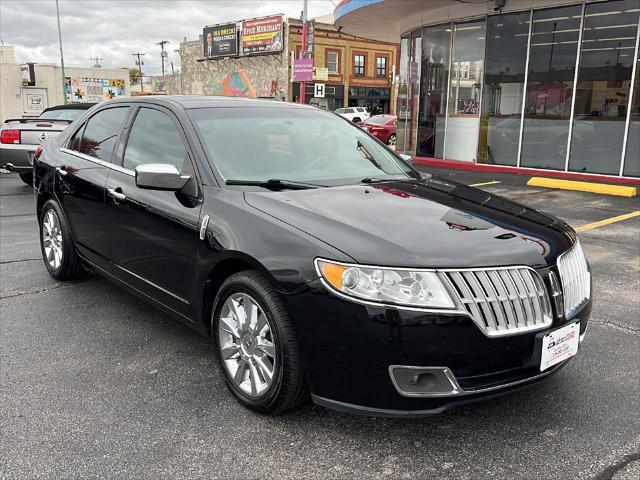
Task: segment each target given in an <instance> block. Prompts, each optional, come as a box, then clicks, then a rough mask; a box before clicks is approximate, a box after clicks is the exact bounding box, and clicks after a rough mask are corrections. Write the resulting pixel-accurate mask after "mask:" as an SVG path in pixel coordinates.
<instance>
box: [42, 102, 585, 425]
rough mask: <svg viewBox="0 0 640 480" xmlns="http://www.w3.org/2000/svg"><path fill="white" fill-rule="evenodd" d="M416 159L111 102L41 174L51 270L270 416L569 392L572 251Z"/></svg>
mask: <svg viewBox="0 0 640 480" xmlns="http://www.w3.org/2000/svg"><path fill="white" fill-rule="evenodd" d="M410 160H411V159H408V158H406V157H404V156H401V155H398V154H396V153H395V152H393V151H391V150H390V149H388V148H387V147H386V146H385V145H384V144H383V143H382V142H380V141H379V140H377V139H376V138H374V137H373V136H371V135H369V134H368V133H367V132H365V131H363V130H362V129H360V128H358V127H357V126H356V125H353V124H352V123H351V122H349V121H347V120H344V119H342V118H340V117H338V116H337V115H335V114H334V113H331V112H326V111H322V110H319V109H316V108H313V107H309V106H303V105H296V104H287V103H276V102H267V101H260V100H251V99H238V98H223V97H218V98H215V97H197V96H193V97H170V96H168V97H147V98H137V99H133V98H123V99H117V100H114V101H109V102H105V103H102V104H100V105H98V106H96V107H94V108H92V109H91V110H89V111H87V112H85V113H84V114H83V115H82V116H81V117H80V118H79V119H78V120H76V121H75V122H74V123H73V124H72V125H70V126H69V127H68V128H66V129H65V130H64V131H63V132H62V133H61V134H60V135H58V136H57V137H55V138H52V139H50V140H48V141H47V142H45V145H44V148H43V149H41V150H39V151H38V152H37V154H36V155H35V160H34V188H35V191H36V196H37V214H38V219H39V223H40V240H41V246H42V256H43V259H44V264H45V266H46V268H47V270H48V271H49V273H50V274H51V275H52V276H53V277H55V278H56V279H59V280H68V279H73V278H78V277H81V276H82V275H84V274H85V273H86V271H87V270H88V269H91V270H94V271H96V272H98V273H99V274H101V275H104V276H105V277H107V278H109V279H111V280H113V281H114V282H116V283H117V284H119V285H121V286H123V287H125V288H126V289H128V290H129V291H131V292H133V293H134V294H136V295H138V296H140V297H142V298H144V299H146V300H148V301H149V302H151V303H152V304H154V305H155V306H156V307H159V308H160V309H162V310H164V311H165V312H168V313H169V314H171V315H173V316H175V317H177V318H178V319H180V320H181V321H183V322H184V323H186V324H188V325H189V326H191V327H193V328H194V329H196V330H197V331H199V332H201V333H202V334H204V335H206V336H208V337H209V338H210V339H211V342H212V345H213V350H214V352H215V356H216V357H217V360H218V363H219V365H220V369H221V372H222V374H223V376H224V379H225V381H226V384H227V385H228V387H229V389H230V391H231V392H232V393H233V395H235V397H236V398H237V399H238V400H239V401H240V402H241V403H242V404H244V405H245V406H247V407H249V408H251V409H253V410H256V411H259V412H263V413H272V412H279V411H284V410H287V409H290V408H292V407H294V406H297V405H299V404H300V403H302V402H303V401H304V400H305V399H306V398H308V397H309V396H310V397H311V398H312V399H313V401H314V402H315V403H316V404H319V405H323V406H327V407H331V408H335V409H340V410H344V411H350V412H356V413H363V414H371V415H380V416H421V415H429V414H434V413H438V412H441V411H443V410H445V409H447V408H449V407H451V406H455V405H459V404H461V403H465V402H470V401H476V400H480V399H486V398H490V397H493V396H495V395H498V394H503V393H505V392H507V391H510V390H513V389H515V388H519V387H523V386H526V385H530V384H533V383H536V382H539V381H541V380H543V379H545V378H547V377H549V376H550V375H551V374H553V373H555V372H557V371H558V370H559V369H560V368H562V367H563V366H564V365H566V363H567V362H568V361H569V360H570V359H571V357H572V356H573V355H575V354H576V352H577V351H578V348H579V346H580V342H581V341H582V339H583V337H584V334H585V330H586V328H587V321H588V318H589V313H590V310H591V301H592V300H591V275H590V269H589V265H588V263H587V261H586V260H585V257H584V254H583V251H582V249H581V247H580V243H579V241H578V239H577V237H576V233H575V231H574V230H573V229H572V228H571V227H569V226H568V225H567V224H566V223H564V222H563V221H561V220H559V219H557V218H554V217H552V216H550V215H547V214H544V213H541V212H539V211H537V210H533V209H531V208H528V207H526V206H524V205H520V204H518V203H515V202H512V201H509V200H506V199H504V198H501V197H499V196H496V195H493V194H491V193H487V192H485V191H482V190H479V189H475V188H472V187H468V186H466V185H463V184H460V183H456V182H454V181H452V180H448V179H443V178H437V177H435V176H430V175H428V174H425V173H421V172H419V171H417V170H416V169H414V168H413V166H412V164H411V161H410Z"/></svg>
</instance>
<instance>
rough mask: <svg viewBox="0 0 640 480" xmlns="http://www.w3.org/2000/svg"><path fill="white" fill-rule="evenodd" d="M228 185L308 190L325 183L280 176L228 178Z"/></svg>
mask: <svg viewBox="0 0 640 480" xmlns="http://www.w3.org/2000/svg"><path fill="white" fill-rule="evenodd" d="M225 184H227V185H247V186H254V187H262V188H270V189H273V190H281V189H289V190H306V189H308V188H320V187H324V185H318V184H315V183H304V182H294V181H292V180H281V179H279V178H271V179H269V180H227V181H226V182H225Z"/></svg>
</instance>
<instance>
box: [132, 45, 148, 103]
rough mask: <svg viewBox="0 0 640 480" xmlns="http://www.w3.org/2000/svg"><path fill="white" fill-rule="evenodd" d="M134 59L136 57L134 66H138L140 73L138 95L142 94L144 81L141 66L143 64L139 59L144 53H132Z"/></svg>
mask: <svg viewBox="0 0 640 480" xmlns="http://www.w3.org/2000/svg"><path fill="white" fill-rule="evenodd" d="M131 55H133V56H134V57H137V58H138V59H137V60H136V65H137V66H138V70H139V71H140V93H144V80H143V79H142V65H144V62H143V61H142V60H141V59H140V57H142V56H144V55H146V53H132V54H131Z"/></svg>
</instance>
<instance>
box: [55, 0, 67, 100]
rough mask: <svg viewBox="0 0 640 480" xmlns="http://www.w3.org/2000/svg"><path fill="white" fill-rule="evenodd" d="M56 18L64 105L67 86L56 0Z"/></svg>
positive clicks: (58, 10)
mask: <svg viewBox="0 0 640 480" xmlns="http://www.w3.org/2000/svg"><path fill="white" fill-rule="evenodd" d="M56 16H57V17H58V43H59V44H60V66H61V67H62V98H63V99H64V103H67V85H66V82H65V74H64V54H63V53H62V30H61V29H60V7H59V6H58V0H56Z"/></svg>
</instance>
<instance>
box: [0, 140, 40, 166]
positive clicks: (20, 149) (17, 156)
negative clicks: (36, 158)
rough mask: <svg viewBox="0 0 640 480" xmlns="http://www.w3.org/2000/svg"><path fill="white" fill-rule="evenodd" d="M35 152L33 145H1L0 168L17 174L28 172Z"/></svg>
mask: <svg viewBox="0 0 640 480" xmlns="http://www.w3.org/2000/svg"><path fill="white" fill-rule="evenodd" d="M35 150H36V146H35V145H11V144H3V145H2V146H0V167H2V168H6V169H7V170H11V171H14V172H18V173H26V172H30V171H31V170H32V169H33V163H32V162H33V153H34V152H35Z"/></svg>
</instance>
